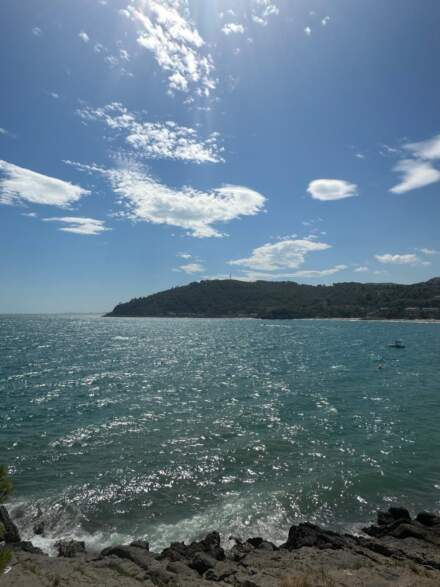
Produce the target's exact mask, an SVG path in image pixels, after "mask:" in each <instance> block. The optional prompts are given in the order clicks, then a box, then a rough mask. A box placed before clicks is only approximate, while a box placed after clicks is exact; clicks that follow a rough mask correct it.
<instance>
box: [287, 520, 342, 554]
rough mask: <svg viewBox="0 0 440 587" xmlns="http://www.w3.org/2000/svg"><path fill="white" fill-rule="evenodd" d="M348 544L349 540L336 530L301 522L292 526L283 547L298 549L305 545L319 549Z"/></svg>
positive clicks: (340, 546)
mask: <svg viewBox="0 0 440 587" xmlns="http://www.w3.org/2000/svg"><path fill="white" fill-rule="evenodd" d="M346 545H347V540H346V539H345V538H344V537H342V536H341V535H340V534H337V533H336V532H331V531H329V530H321V528H319V527H318V526H315V525H314V524H309V523H306V524H299V526H292V527H291V528H290V530H289V536H288V538H287V542H286V543H285V544H283V545H282V546H281V548H287V550H296V549H298V548H302V547H303V546H315V547H316V548H319V549H324V548H333V549H339V548H344V546H346Z"/></svg>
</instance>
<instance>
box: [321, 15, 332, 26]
mask: <svg viewBox="0 0 440 587" xmlns="http://www.w3.org/2000/svg"><path fill="white" fill-rule="evenodd" d="M330 20H331V19H330V17H329V16H324V18H323V19H322V20H321V24H322V26H327V25H328V23H329V22H330Z"/></svg>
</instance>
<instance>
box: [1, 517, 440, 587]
mask: <svg viewBox="0 0 440 587" xmlns="http://www.w3.org/2000/svg"><path fill="white" fill-rule="evenodd" d="M10 536H11V537H13V538H14V539H17V538H18V540H13V541H11V542H10V543H9V548H11V549H12V550H13V558H12V562H11V566H10V570H9V572H8V573H7V574H6V575H4V576H3V577H1V579H0V583H1V585H2V586H3V585H4V586H5V587H9V586H15V587H27V586H32V587H33V586H35V587H40V586H41V587H43V586H53V585H60V586H61V585H62V586H67V587H69V586H72V587H73V586H75V587H77V586H81V585H94V586H95V585H96V586H106V587H113V586H116V585H118V586H119V585H123V586H127V587H130V586H131V585H133V586H134V585H136V586H139V585H146V586H149V587H152V586H163V585H169V586H182V587H186V586H188V587H189V586H195V587H198V586H204V585H206V586H207V585H211V586H212V585H213V583H216V584H218V585H229V586H230V585H233V586H243V587H259V586H261V587H265V586H268V587H275V586H279V587H315V586H316V587H334V586H346V587H349V586H356V587H357V586H359V587H361V586H362V587H382V586H384V587H385V586H388V585H398V586H401V587H419V586H420V587H424V586H426V587H428V586H432V587H434V586H437V587H438V586H439V585H440V518H439V516H437V515H436V514H431V513H429V512H422V513H420V514H419V515H418V516H417V517H416V518H415V519H411V517H410V515H409V513H408V512H407V510H404V509H403V508H390V510H389V511H388V512H379V514H378V518H377V524H375V525H372V526H369V527H368V528H365V535H364V536H352V535H348V534H338V533H336V532H331V531H328V530H324V529H322V528H320V527H318V526H316V525H314V524H308V523H305V524H298V525H295V526H292V527H291V529H290V531H289V534H288V537H287V540H286V542H285V543H284V544H282V545H281V546H276V545H275V544H273V543H271V542H269V541H267V540H265V539H264V538H262V537H255V538H249V539H248V540H246V541H242V540H240V539H238V538H234V539H232V541H231V544H229V545H228V546H229V549H224V548H223V547H222V545H221V543H220V536H219V534H218V533H217V532H212V533H210V534H208V535H207V536H206V537H205V538H204V539H203V540H200V541H197V542H192V543H191V544H188V545H187V544H184V543H182V542H175V543H173V544H171V545H170V546H169V547H168V548H166V549H165V550H163V551H162V552H161V553H152V552H150V550H149V544H148V542H144V541H135V542H132V543H131V544H130V545H120V546H112V547H110V548H106V549H104V550H103V551H102V552H101V554H99V555H92V554H88V553H87V552H85V549H84V545H83V543H80V542H75V541H70V542H61V543H59V544H58V551H59V556H58V557H57V558H49V557H47V556H46V555H44V554H42V553H41V552H38V549H33V547H32V545H31V544H30V543H24V542H21V541H20V537H19V536H18V532H17V535H16V534H14V532H12V534H11V535H10Z"/></svg>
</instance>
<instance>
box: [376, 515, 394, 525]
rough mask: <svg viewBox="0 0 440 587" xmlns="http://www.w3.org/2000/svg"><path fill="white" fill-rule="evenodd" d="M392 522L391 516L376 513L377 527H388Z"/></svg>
mask: <svg viewBox="0 0 440 587" xmlns="http://www.w3.org/2000/svg"><path fill="white" fill-rule="evenodd" d="M393 522H394V518H393V516H392V515H391V514H390V513H389V512H377V524H378V526H388V524H392V523H393Z"/></svg>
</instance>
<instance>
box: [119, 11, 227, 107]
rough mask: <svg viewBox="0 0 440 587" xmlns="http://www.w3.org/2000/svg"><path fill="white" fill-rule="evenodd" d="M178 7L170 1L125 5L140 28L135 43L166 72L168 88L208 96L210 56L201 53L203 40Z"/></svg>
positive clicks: (211, 79) (211, 81)
mask: <svg viewBox="0 0 440 587" xmlns="http://www.w3.org/2000/svg"><path fill="white" fill-rule="evenodd" d="M179 8H180V5H179V4H178V3H176V2H173V1H172V0H162V1H161V2H159V1H157V0H144V2H142V3H140V2H139V3H138V7H137V8H135V7H134V6H128V7H127V12H129V14H130V16H131V18H132V19H133V20H134V21H135V22H136V23H138V24H139V25H140V26H141V27H142V30H141V32H139V34H138V38H137V42H138V44H139V45H140V46H141V47H144V48H145V49H147V50H148V51H151V52H152V53H153V55H154V57H155V59H156V62H157V63H158V65H159V66H160V67H161V68H162V69H163V70H164V71H165V72H166V73H167V74H169V75H168V85H169V88H170V90H171V91H172V92H174V91H180V92H193V91H194V93H195V94H196V95H199V96H209V95H210V94H211V92H212V91H213V90H214V88H215V85H216V83H215V79H214V77H213V73H214V64H213V61H212V57H211V55H210V54H209V53H207V52H204V46H205V42H204V40H203V39H202V37H201V36H200V34H199V32H198V30H197V29H196V28H195V26H194V25H192V24H191V23H190V22H189V21H188V20H186V18H185V17H184V16H183V14H182V13H181V11H180V10H179Z"/></svg>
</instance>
